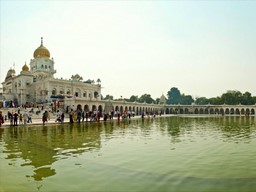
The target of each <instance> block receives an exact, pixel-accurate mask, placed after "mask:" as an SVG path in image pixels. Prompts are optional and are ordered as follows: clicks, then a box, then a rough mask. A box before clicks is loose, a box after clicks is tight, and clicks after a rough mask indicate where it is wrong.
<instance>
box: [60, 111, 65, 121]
mask: <svg viewBox="0 0 256 192" xmlns="http://www.w3.org/2000/svg"><path fill="white" fill-rule="evenodd" d="M64 118H65V115H64V113H63V112H62V113H61V122H62V123H64Z"/></svg>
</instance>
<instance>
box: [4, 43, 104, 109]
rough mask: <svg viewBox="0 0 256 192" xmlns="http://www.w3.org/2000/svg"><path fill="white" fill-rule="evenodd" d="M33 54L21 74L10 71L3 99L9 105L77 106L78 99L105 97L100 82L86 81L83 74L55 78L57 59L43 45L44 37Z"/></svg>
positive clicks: (93, 99)
mask: <svg viewBox="0 0 256 192" xmlns="http://www.w3.org/2000/svg"><path fill="white" fill-rule="evenodd" d="M33 56H34V58H33V59H31V60H30V63H29V66H30V67H29V66H28V65H27V64H26V63H25V65H24V66H23V67H22V69H21V71H20V73H19V74H16V71H15V70H14V69H10V70H9V71H8V72H7V75H6V78H5V81H4V82H3V83H2V87H3V91H2V100H3V101H4V105H5V106H7V107H17V106H21V105H22V106H25V105H26V106H34V107H35V106H38V105H39V106H41V105H44V106H48V105H55V106H57V107H62V108H64V107H69V106H73V105H74V104H75V102H74V101H75V100H81V101H83V102H86V101H100V100H101V97H100V96H101V85H100V83H97V84H95V83H94V82H93V81H82V78H81V77H80V76H79V75H72V77H71V79H69V80H64V79H57V78H54V74H55V73H56V69H55V68H54V60H53V58H50V51H49V50H48V49H47V48H46V47H45V46H44V45H43V38H41V45H40V46H39V47H38V48H37V49H36V50H35V51H34V54H33Z"/></svg>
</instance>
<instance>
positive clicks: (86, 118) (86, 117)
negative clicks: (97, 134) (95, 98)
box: [85, 111, 89, 122]
mask: <svg viewBox="0 0 256 192" xmlns="http://www.w3.org/2000/svg"><path fill="white" fill-rule="evenodd" d="M88 118H89V113H88V111H87V112H86V113H85V120H86V122H87V121H88Z"/></svg>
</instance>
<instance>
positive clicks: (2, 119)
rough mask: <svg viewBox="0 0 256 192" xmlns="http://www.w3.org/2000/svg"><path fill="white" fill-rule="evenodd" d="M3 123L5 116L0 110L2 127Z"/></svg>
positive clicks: (0, 124)
mask: <svg viewBox="0 0 256 192" xmlns="http://www.w3.org/2000/svg"><path fill="white" fill-rule="evenodd" d="M3 123H4V116H3V114H2V111H0V127H1V126H2V124H3Z"/></svg>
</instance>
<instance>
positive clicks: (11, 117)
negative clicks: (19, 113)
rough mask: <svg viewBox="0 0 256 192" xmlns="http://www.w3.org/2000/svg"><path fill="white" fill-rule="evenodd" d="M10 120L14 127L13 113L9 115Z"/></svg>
mask: <svg viewBox="0 0 256 192" xmlns="http://www.w3.org/2000/svg"><path fill="white" fill-rule="evenodd" d="M8 116H9V119H10V126H13V112H12V113H9V115H8Z"/></svg>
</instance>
